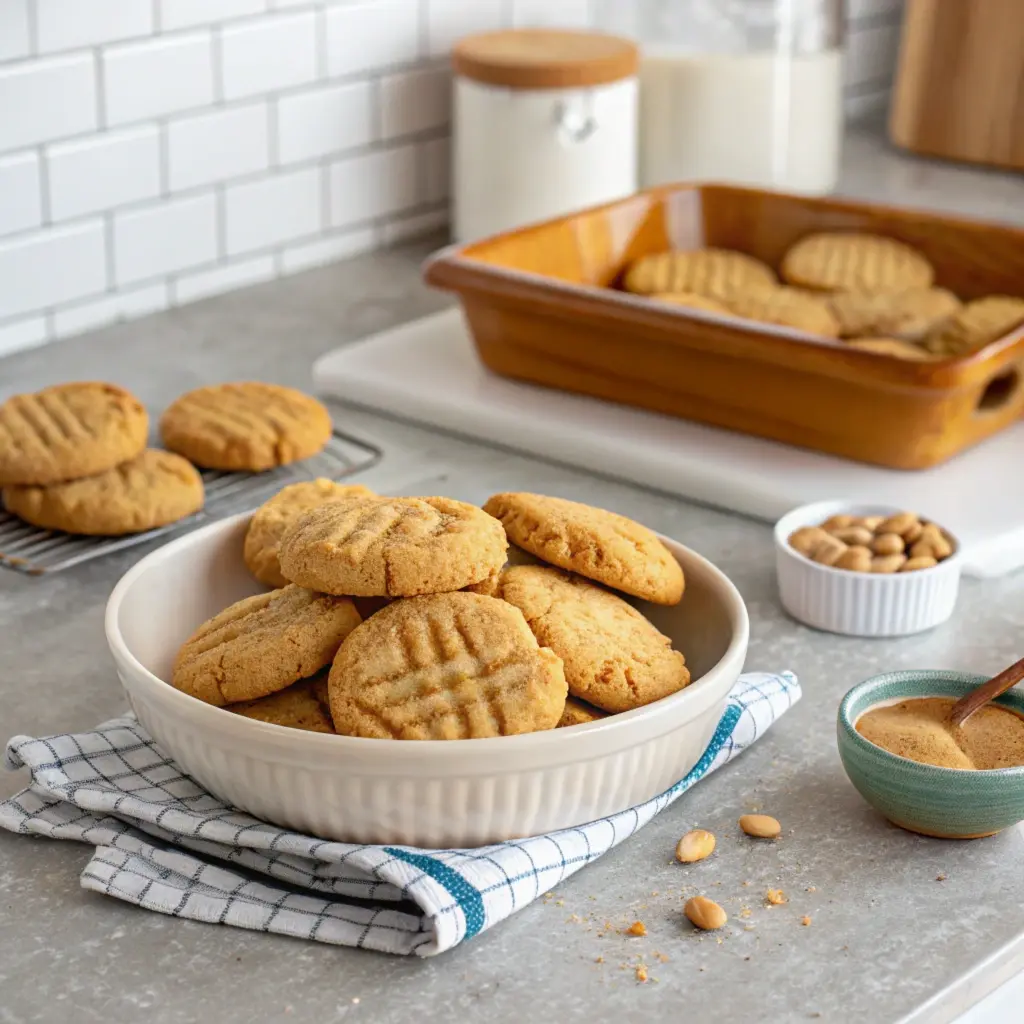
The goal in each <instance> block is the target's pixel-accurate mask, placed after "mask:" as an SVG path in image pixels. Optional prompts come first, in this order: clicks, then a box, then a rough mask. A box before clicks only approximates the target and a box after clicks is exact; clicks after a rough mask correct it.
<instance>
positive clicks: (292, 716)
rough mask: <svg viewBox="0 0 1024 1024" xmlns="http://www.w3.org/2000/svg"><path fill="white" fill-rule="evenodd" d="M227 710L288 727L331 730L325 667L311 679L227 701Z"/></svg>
mask: <svg viewBox="0 0 1024 1024" xmlns="http://www.w3.org/2000/svg"><path fill="white" fill-rule="evenodd" d="M226 710H227V711H231V712H234V714H236V715H243V716H244V717H245V718H254V719H256V721H258V722H269V723H270V724H271V725H283V726H286V727H287V728H289V729H305V730H306V731H307V732H327V733H333V732H334V723H333V722H332V721H331V707H330V703H329V702H328V699H327V670H326V669H325V670H324V671H322V672H318V673H317V674H316V675H315V676H313V677H312V678H310V679H300V680H299V682H297V683H292V685H291V686H289V687H288V688H287V689H285V690H279V691H278V692H277V693H272V694H271V695H270V696H269V697H259V698H257V699H256V700H245V701H242V702H241V703H239V704H229V705H228V706H227V708H226Z"/></svg>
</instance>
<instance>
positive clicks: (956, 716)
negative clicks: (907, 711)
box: [949, 658, 1024, 726]
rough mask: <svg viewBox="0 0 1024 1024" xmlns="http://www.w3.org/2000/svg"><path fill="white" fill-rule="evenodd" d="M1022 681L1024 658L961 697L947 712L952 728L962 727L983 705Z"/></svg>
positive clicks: (1023, 677)
mask: <svg viewBox="0 0 1024 1024" xmlns="http://www.w3.org/2000/svg"><path fill="white" fill-rule="evenodd" d="M1022 679H1024V658H1021V659H1020V661H1017V662H1014V664H1012V665H1011V666H1010V667H1009V668H1008V669H1004V670H1003V671H1002V672H1000V673H999V675H997V676H993V677H992V678H991V679H990V680H989V681H988V682H987V683H982V684H981V686H979V687H978V688H977V689H976V690H971V692H970V693H968V694H967V695H966V696H964V697H961V698H960V699H959V700H958V701H957V702H956V703H955V704H954V705H953V708H952V710H951V711H950V712H949V720H950V722H951V723H952V724H953V725H954V726H957V725H963V724H964V722H966V721H967V719H968V718H970V717H971V715H973V714H974V712H975V711H977V710H978V708H980V707H981V706H982V705H983V704H987V703H988V702H989V701H990V700H994V699H995V698H996V697H998V696H999V695H1000V694H1002V693H1006V691H1007V690H1009V689H1010V687H1011V686H1014V685H1015V684H1017V683H1019V682H1020V681H1021V680H1022Z"/></svg>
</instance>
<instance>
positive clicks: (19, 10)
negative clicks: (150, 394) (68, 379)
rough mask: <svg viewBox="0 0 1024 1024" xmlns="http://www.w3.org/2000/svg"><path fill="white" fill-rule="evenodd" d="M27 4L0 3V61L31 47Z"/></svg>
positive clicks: (15, 1) (22, 54) (26, 1)
mask: <svg viewBox="0 0 1024 1024" xmlns="http://www.w3.org/2000/svg"><path fill="white" fill-rule="evenodd" d="M28 4H29V0H3V2H2V3H0V61H5V60H15V59H17V58H18V57H25V56H27V55H28V52H29V49H30V48H31V40H30V38H29V31H28ZM0 351H2V349H0Z"/></svg>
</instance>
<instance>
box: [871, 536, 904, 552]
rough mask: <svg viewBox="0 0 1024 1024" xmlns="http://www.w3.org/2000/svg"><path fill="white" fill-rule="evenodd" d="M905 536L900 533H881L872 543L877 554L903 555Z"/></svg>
mask: <svg viewBox="0 0 1024 1024" xmlns="http://www.w3.org/2000/svg"><path fill="white" fill-rule="evenodd" d="M903 546H904V545H903V538H902V537H901V536H900V535H899V534H898V533H880V534H878V535H877V536H876V537H875V539H874V541H873V542H872V544H871V550H872V551H874V553H875V554H876V555H902V554H903Z"/></svg>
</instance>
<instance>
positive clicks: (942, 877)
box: [935, 875, 946, 882]
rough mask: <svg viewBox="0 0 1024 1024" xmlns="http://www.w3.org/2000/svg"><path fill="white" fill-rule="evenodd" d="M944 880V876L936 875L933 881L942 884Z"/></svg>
mask: <svg viewBox="0 0 1024 1024" xmlns="http://www.w3.org/2000/svg"><path fill="white" fill-rule="evenodd" d="M945 880H946V876H945V875H936V876H935V881H936V882H944V881H945Z"/></svg>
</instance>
